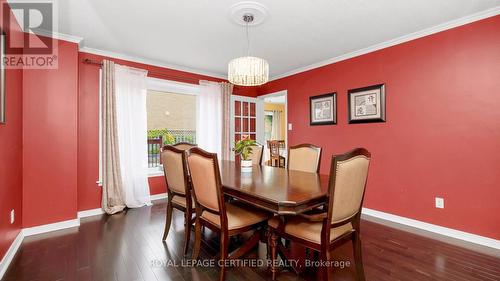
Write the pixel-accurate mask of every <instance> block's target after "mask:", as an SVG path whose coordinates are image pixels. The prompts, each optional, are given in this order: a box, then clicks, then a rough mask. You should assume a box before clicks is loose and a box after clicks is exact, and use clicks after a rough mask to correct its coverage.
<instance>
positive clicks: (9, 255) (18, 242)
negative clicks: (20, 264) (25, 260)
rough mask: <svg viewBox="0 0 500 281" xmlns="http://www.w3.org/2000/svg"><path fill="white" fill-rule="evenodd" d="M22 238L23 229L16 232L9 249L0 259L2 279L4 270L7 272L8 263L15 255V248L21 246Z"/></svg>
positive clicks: (0, 276)
mask: <svg viewBox="0 0 500 281" xmlns="http://www.w3.org/2000/svg"><path fill="white" fill-rule="evenodd" d="M23 239H24V236H23V231H22V230H21V231H19V234H17V237H16V239H14V242H12V244H11V245H10V247H9V249H8V250H7V252H6V253H5V256H4V257H3V259H2V261H0V279H2V278H3V275H4V274H5V272H7V268H9V265H10V263H11V262H12V259H13V258H14V256H15V255H16V253H17V250H19V246H21V243H22V242H23Z"/></svg>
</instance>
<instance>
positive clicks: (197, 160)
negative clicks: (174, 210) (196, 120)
mask: <svg viewBox="0 0 500 281" xmlns="http://www.w3.org/2000/svg"><path fill="white" fill-rule="evenodd" d="M186 154H187V162H188V169H189V171H190V173H191V180H192V184H193V191H194V198H195V203H196V222H195V244H194V249H193V259H194V260H197V259H198V256H199V253H200V246H201V227H202V226H204V227H208V228H210V229H211V230H212V231H214V232H217V233H219V234H220V260H221V262H220V264H219V265H220V266H221V273H220V279H221V280H224V278H225V270H226V267H227V264H226V262H227V261H228V260H232V259H237V258H239V257H241V256H242V255H244V254H245V253H247V252H248V251H249V250H251V249H252V248H253V247H254V246H256V245H257V244H258V242H259V241H260V238H261V236H262V233H261V230H262V228H263V227H264V226H265V225H266V222H267V220H268V219H269V217H270V215H269V214H268V213H267V212H265V211H263V210H260V209H257V208H254V207H252V206H250V205H247V204H244V203H243V202H241V200H237V201H233V202H230V203H229V202H226V201H225V200H224V193H223V190H222V183H221V177H220V170H219V163H218V160H217V154H216V153H209V152H206V151H204V150H202V149H200V148H197V147H195V148H191V149H190V150H188V151H187V152H186ZM259 228H260V229H259ZM250 230H255V232H254V233H253V234H252V235H251V236H250V238H248V240H247V241H246V243H245V244H243V245H242V246H241V247H240V248H238V249H237V250H235V251H234V252H232V253H231V255H229V250H228V247H229V238H230V237H232V236H235V235H239V234H242V233H244V232H247V231H250Z"/></svg>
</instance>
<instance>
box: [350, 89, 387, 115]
mask: <svg viewBox="0 0 500 281" xmlns="http://www.w3.org/2000/svg"><path fill="white" fill-rule="evenodd" d="M347 98H348V104H349V108H348V110H349V123H369V122H385V84H379V85H373V86H369V87H364V88H359V89H353V90H349V91H347Z"/></svg>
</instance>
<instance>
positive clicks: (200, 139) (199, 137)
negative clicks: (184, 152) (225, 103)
mask: <svg viewBox="0 0 500 281" xmlns="http://www.w3.org/2000/svg"><path fill="white" fill-rule="evenodd" d="M196 121H197V122H196V143H197V144H198V146H199V147H200V148H202V149H204V150H206V151H209V152H212V153H217V155H218V158H219V159H222V158H221V157H222V155H221V152H222V94H221V87H220V84H219V83H215V82H209V81H200V95H199V96H198V110H197V120H196Z"/></svg>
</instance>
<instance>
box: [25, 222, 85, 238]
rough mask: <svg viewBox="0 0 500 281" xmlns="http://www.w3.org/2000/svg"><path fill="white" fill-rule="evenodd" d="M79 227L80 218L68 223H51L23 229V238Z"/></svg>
mask: <svg viewBox="0 0 500 281" xmlns="http://www.w3.org/2000/svg"><path fill="white" fill-rule="evenodd" d="M77 226H80V219H78V218H76V219H72V220H67V221H60V222H56V223H49V224H44V225H39V226H34V227H29V228H24V229H23V236H25V237H26V236H31V235H36V234H41V233H46V232H52V231H56V230H61V229H66V228H71V227H77Z"/></svg>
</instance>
